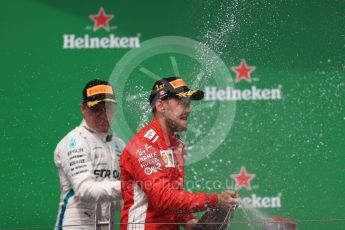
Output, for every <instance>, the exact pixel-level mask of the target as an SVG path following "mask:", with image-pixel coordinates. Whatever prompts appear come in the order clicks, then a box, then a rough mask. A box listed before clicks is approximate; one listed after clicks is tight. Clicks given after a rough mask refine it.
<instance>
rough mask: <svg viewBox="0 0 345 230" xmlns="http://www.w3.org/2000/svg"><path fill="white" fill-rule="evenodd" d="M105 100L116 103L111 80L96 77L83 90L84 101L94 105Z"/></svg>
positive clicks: (88, 104) (89, 105)
mask: <svg viewBox="0 0 345 230" xmlns="http://www.w3.org/2000/svg"><path fill="white" fill-rule="evenodd" d="M103 101H109V102H113V103H115V95H114V90H113V87H112V86H111V85H110V84H109V82H107V81H103V80H99V79H95V80H92V81H90V82H89V83H87V84H86V85H85V87H84V90H83V100H82V103H83V104H84V105H86V106H88V107H92V106H95V105H97V104H98V103H100V102H103Z"/></svg>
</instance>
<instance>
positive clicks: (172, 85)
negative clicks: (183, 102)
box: [149, 77, 204, 106]
mask: <svg viewBox="0 0 345 230" xmlns="http://www.w3.org/2000/svg"><path fill="white" fill-rule="evenodd" d="M170 97H180V98H186V97H189V98H190V99H191V100H201V99H203V98H204V92H203V91H201V90H198V89H189V88H188V86H187V84H186V83H185V82H184V80H183V79H182V78H180V77H168V78H162V79H161V80H158V81H156V82H155V83H154V85H153V87H152V90H151V95H150V97H149V100H150V104H151V106H152V105H153V103H154V102H155V101H156V100H158V99H160V100H164V99H168V98H170Z"/></svg>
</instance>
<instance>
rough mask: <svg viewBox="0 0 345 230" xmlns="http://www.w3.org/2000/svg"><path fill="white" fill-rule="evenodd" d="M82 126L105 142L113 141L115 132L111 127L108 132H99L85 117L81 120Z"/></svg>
mask: <svg viewBox="0 0 345 230" xmlns="http://www.w3.org/2000/svg"><path fill="white" fill-rule="evenodd" d="M80 126H82V127H84V128H85V129H86V130H87V131H89V132H90V133H93V134H95V135H96V136H97V137H98V138H99V139H101V140H102V141H103V142H109V141H111V139H112V137H113V132H112V130H111V129H109V130H108V132H107V133H100V132H97V131H96V130H94V129H93V128H91V127H90V126H88V125H87V123H86V121H85V119H83V121H82V122H81V124H80Z"/></svg>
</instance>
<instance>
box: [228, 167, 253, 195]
mask: <svg viewBox="0 0 345 230" xmlns="http://www.w3.org/2000/svg"><path fill="white" fill-rule="evenodd" d="M231 177H232V178H233V179H234V180H235V181H236V189H240V188H241V187H245V188H246V189H247V190H251V189H252V187H251V186H250V181H251V180H252V179H253V178H254V177H255V174H248V173H247V171H246V168H245V167H244V166H242V168H241V171H240V173H239V174H231Z"/></svg>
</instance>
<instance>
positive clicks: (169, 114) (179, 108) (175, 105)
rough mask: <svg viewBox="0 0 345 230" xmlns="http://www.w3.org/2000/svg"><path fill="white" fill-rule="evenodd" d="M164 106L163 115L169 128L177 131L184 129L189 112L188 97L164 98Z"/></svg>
mask: <svg viewBox="0 0 345 230" xmlns="http://www.w3.org/2000/svg"><path fill="white" fill-rule="evenodd" d="M164 106H165V111H164V113H163V115H164V117H165V120H166V123H167V125H168V126H169V127H170V129H171V130H173V131H177V132H180V131H186V130H187V126H188V116H189V114H190V99H189V98H170V99H167V100H164Z"/></svg>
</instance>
